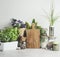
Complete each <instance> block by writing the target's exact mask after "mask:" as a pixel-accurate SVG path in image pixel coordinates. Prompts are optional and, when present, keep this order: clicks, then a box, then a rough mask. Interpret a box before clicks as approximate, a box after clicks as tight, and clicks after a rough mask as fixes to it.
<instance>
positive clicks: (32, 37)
mask: <svg viewBox="0 0 60 57" xmlns="http://www.w3.org/2000/svg"><path fill="white" fill-rule="evenodd" d="M26 33H27V48H40V30H39V29H28V30H26Z"/></svg>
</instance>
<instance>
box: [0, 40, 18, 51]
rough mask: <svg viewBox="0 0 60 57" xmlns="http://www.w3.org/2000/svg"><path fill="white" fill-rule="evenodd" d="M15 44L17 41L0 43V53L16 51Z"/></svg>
mask: <svg viewBox="0 0 60 57" xmlns="http://www.w3.org/2000/svg"><path fill="white" fill-rule="evenodd" d="M17 43H18V42H17V41H14V42H6V43H1V45H0V51H6V50H16V48H17Z"/></svg>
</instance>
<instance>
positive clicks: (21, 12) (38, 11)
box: [0, 0, 60, 41]
mask: <svg viewBox="0 0 60 57" xmlns="http://www.w3.org/2000/svg"><path fill="white" fill-rule="evenodd" d="M54 4H55V5H54V6H55V7H54V8H55V13H56V15H60V0H54ZM50 5H51V0H0V28H3V27H4V26H6V25H8V24H9V23H10V19H11V18H16V19H21V20H23V21H28V22H30V23H31V20H32V19H33V18H35V19H36V21H37V22H38V24H39V25H41V26H42V27H44V28H48V26H49V23H48V20H47V19H46V18H45V17H44V16H43V15H45V13H44V11H43V9H44V10H46V11H47V12H48V13H49V12H50ZM54 26H55V36H56V37H57V40H58V41H60V18H59V19H58V20H57V22H56V23H55V25H54Z"/></svg>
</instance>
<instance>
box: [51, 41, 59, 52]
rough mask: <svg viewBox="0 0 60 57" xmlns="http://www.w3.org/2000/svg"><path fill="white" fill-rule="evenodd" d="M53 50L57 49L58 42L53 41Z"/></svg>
mask: <svg viewBox="0 0 60 57" xmlns="http://www.w3.org/2000/svg"><path fill="white" fill-rule="evenodd" d="M52 50H53V51H59V44H58V43H56V42H54V43H53V49H52Z"/></svg>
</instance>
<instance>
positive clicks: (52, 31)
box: [49, 26, 54, 37]
mask: <svg viewBox="0 0 60 57" xmlns="http://www.w3.org/2000/svg"><path fill="white" fill-rule="evenodd" d="M49 36H50V37H54V27H53V26H50V27H49Z"/></svg>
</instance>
